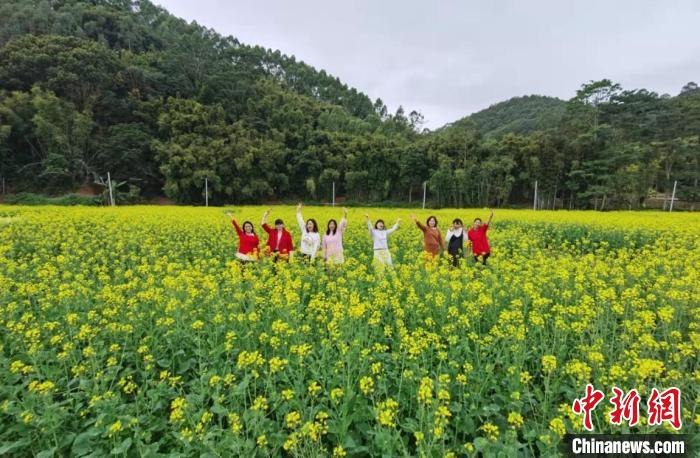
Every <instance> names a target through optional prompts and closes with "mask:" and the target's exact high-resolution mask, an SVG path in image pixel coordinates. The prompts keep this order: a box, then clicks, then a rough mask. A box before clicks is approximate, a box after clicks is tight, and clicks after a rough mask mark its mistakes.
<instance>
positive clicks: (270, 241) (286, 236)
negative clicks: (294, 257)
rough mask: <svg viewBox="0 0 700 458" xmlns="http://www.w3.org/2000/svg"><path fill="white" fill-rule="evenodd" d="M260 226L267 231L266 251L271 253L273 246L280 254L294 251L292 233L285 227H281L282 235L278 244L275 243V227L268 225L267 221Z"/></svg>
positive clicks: (273, 249)
mask: <svg viewBox="0 0 700 458" xmlns="http://www.w3.org/2000/svg"><path fill="white" fill-rule="evenodd" d="M262 228H263V229H264V230H265V232H267V235H268V237H267V251H268V253H273V252H274V251H275V248H277V251H278V252H279V253H280V254H289V252H290V251H294V243H293V242H292V234H290V233H289V231H288V230H287V229H282V237H280V243H279V246H278V245H277V228H274V227H270V226H268V224H267V223H265V224H263V225H262Z"/></svg>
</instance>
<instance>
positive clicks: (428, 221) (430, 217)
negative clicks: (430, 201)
mask: <svg viewBox="0 0 700 458" xmlns="http://www.w3.org/2000/svg"><path fill="white" fill-rule="evenodd" d="M431 219H434V220H435V228H436V229H437V218H436V217H434V216H428V219H426V220H425V225H426V226H428V227H430V220H431Z"/></svg>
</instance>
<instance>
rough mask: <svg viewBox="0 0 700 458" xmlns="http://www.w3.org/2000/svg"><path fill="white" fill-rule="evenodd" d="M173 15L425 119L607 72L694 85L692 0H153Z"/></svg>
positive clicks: (572, 86) (631, 82)
mask: <svg viewBox="0 0 700 458" xmlns="http://www.w3.org/2000/svg"><path fill="white" fill-rule="evenodd" d="M155 2H156V3H158V4H160V5H161V6H163V7H165V8H166V9H168V10H169V11H170V12H171V13H173V14H175V15H176V16H180V17H182V18H184V19H186V20H188V21H192V20H195V21H197V22H198V23H200V24H201V25H204V26H206V27H210V28H213V29H215V30H216V31H218V32H220V33H222V34H224V35H233V36H234V37H236V38H238V39H239V40H240V41H241V42H243V43H246V44H257V45H261V46H264V47H267V48H272V49H279V50H281V51H282V52H283V53H285V54H288V55H294V56H296V57H297V59H299V60H303V61H304V62H306V63H308V64H310V65H312V66H314V67H316V68H317V69H325V70H326V71H327V72H329V73H330V74H332V75H335V76H338V77H339V78H340V79H341V81H343V82H344V83H346V84H348V85H349V86H353V87H355V88H357V89H358V90H360V91H362V92H364V93H365V94H367V95H369V96H370V98H372V100H374V99H376V98H377V97H381V98H382V100H384V103H386V104H387V106H388V107H389V109H390V110H391V111H395V110H396V108H397V107H398V106H399V105H403V106H404V108H405V109H406V112H409V111H411V110H413V109H416V110H418V111H420V112H422V113H423V114H424V115H425V119H426V127H429V128H431V129H434V128H437V127H440V126H441V125H443V124H445V123H447V122H451V121H455V120H457V119H459V118H461V117H463V116H465V115H468V114H470V113H473V112H475V111H479V110H481V109H483V108H486V107H488V106H489V105H491V104H494V103H497V102H500V101H502V100H506V99H508V98H510V97H514V96H519V95H526V94H542V95H551V96H557V97H560V98H563V99H568V98H571V97H572V96H573V95H574V93H575V91H576V89H578V88H579V87H580V86H581V84H582V83H585V82H587V81H589V80H596V79H601V78H610V79H612V80H613V81H616V82H619V83H620V84H622V86H623V87H624V88H625V89H635V88H646V89H649V90H652V91H656V92H658V93H660V94H663V93H668V94H671V95H675V94H677V93H678V92H679V91H680V89H681V87H682V86H683V85H684V84H685V83H687V82H688V81H695V82H697V83H699V84H700V1H699V0H668V1H664V0H657V1H649V0H624V1H623V0H585V1H584V0H530V1H525V0H500V1H499V0H482V1H467V0H463V1H458V0H450V1H445V0H441V1H425V0H422V1H421V0H356V1H344V2H341V1H332V0H295V1H291V0H255V1H247V2H241V1H231V0H196V1H192V0H155Z"/></svg>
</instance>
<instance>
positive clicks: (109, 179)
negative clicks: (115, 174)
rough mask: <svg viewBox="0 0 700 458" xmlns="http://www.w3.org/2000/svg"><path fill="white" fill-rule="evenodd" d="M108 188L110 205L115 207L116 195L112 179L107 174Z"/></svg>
mask: <svg viewBox="0 0 700 458" xmlns="http://www.w3.org/2000/svg"><path fill="white" fill-rule="evenodd" d="M107 186H109V205H110V206H112V207H114V195H113V194H112V177H111V176H110V174H109V172H107Z"/></svg>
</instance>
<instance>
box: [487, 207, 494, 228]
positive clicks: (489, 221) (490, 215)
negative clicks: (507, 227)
mask: <svg viewBox="0 0 700 458" xmlns="http://www.w3.org/2000/svg"><path fill="white" fill-rule="evenodd" d="M492 219H493V210H491V214H489V220H488V221H486V225H487V226H490V225H491V220H492Z"/></svg>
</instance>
